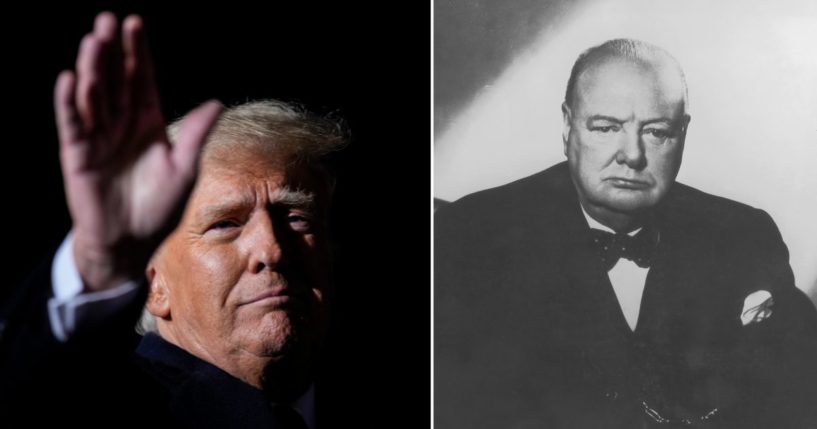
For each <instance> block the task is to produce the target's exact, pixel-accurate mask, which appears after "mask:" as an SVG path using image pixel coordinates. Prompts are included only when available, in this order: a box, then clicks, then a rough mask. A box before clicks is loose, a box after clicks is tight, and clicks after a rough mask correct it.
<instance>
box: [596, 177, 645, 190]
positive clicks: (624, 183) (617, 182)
mask: <svg viewBox="0 0 817 429" xmlns="http://www.w3.org/2000/svg"><path fill="white" fill-rule="evenodd" d="M605 181H606V182H610V183H611V184H612V185H613V186H614V187H616V188H620V189H632V190H643V189H647V188H649V187H650V184H649V182H645V181H643V180H636V179H625V178H623V177H611V178H608V179H605Z"/></svg>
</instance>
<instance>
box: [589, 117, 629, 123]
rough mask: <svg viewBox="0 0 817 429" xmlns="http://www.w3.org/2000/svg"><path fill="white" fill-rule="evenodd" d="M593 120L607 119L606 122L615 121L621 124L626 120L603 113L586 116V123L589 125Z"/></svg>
mask: <svg viewBox="0 0 817 429" xmlns="http://www.w3.org/2000/svg"><path fill="white" fill-rule="evenodd" d="M593 121H608V122H615V123H616V124H623V123H624V122H627V121H625V120H623V119H618V118H614V117H612V116H605V115H593V116H590V117H589V118H587V125H590V123H591V122H593Z"/></svg>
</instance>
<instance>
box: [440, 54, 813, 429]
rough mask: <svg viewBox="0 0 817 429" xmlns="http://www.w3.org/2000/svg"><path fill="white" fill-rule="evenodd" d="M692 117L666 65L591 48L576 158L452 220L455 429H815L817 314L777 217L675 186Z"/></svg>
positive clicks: (477, 201)
mask: <svg viewBox="0 0 817 429" xmlns="http://www.w3.org/2000/svg"><path fill="white" fill-rule="evenodd" d="M688 105H689V103H688V98H687V86H686V82H685V79H684V75H683V72H682V70H681V67H680V66H679V64H678V63H677V61H676V60H675V59H674V58H673V57H672V56H670V55H669V54H668V53H667V52H666V51H664V50H662V49H660V48H658V47H656V46H653V45H650V44H647V43H645V42H641V41H636V40H629V39H618V40H611V41H608V42H606V43H603V44H601V45H599V46H596V47H593V48H591V49H589V50H587V51H586V52H584V53H583V54H582V55H581V56H580V57H579V58H578V60H577V61H576V63H575V64H574V67H573V70H572V73H571V76H570V80H569V82H568V85H567V91H566V95H565V101H564V103H563V105H562V112H563V117H564V131H563V135H562V138H563V142H564V152H565V155H566V156H567V162H564V163H561V164H558V165H555V166H553V167H551V168H549V169H547V170H545V171H542V172H540V173H537V174H535V175H533V176H530V177H527V178H524V179H521V180H519V181H516V182H513V183H510V184H508V185H504V186H501V187H498V188H495V189H490V190H486V191H482V192H478V193H476V194H473V195H469V196H466V197H464V198H462V199H461V200H459V201H456V202H454V203H452V204H449V205H446V206H444V207H441V208H440V209H439V210H438V212H437V214H436V219H435V294H436V295H435V306H436V307H435V334H436V336H435V352H436V358H435V376H436V377H435V387H436V390H435V392H436V393H435V398H436V404H435V412H436V422H437V427H440V428H449V427H470V428H481V427H483V428H499V427H501V428H522V427H564V428H602V427H603V428H636V427H653V426H656V427H663V426H667V427H676V426H677V427H684V426H687V427H688V426H692V427H814V426H813V425H815V424H817V423H816V422H817V420H815V411H814V407H813V402H812V401H813V400H814V399H815V398H817V396H815V393H817V390H815V389H816V388H817V374H816V373H815V371H816V370H815V364H814V362H817V312H815V309H814V306H813V305H812V304H811V302H810V301H808V299H807V298H806V296H805V295H804V294H803V293H802V292H801V291H799V290H798V289H797V288H796V287H795V285H794V280H793V276H792V272H791V269H790V267H789V265H788V253H787V250H786V247H785V245H784V244H783V242H782V240H781V237H780V234H779V232H778V230H777V228H776V226H775V224H774V223H773V221H772V220H771V218H770V217H769V216H768V215H767V214H766V213H765V212H763V211H761V210H758V209H754V208H751V207H748V206H746V205H743V204H740V203H737V202H734V201H730V200H727V199H724V198H719V197H715V196H712V195H708V194H705V193H703V192H701V191H698V190H696V189H693V188H690V187H688V186H685V185H683V184H680V183H676V182H675V177H676V175H677V173H678V170H679V168H680V166H681V157H682V153H683V149H684V144H685V137H686V132H687V129H688V127H689V124H690V115H689V114H688V112H687V108H688ZM756 425H760V426H756ZM764 425H771V426H764Z"/></svg>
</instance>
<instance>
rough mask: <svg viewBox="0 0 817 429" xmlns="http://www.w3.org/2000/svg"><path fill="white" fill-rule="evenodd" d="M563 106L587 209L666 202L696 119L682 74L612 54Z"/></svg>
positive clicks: (635, 208) (632, 209) (571, 159)
mask: <svg viewBox="0 0 817 429" xmlns="http://www.w3.org/2000/svg"><path fill="white" fill-rule="evenodd" d="M563 111H564V122H565V131H564V140H565V155H567V158H568V163H569V165H570V171H571V175H572V177H573V182H574V183H575V185H576V188H577V190H578V193H579V198H580V200H581V202H582V205H584V206H585V208H588V209H596V210H608V211H612V212H616V213H624V214H635V213H638V212H640V211H642V210H645V209H649V208H651V207H653V206H655V205H656V204H657V203H658V202H659V201H661V199H662V198H663V197H664V195H666V193H667V191H668V190H669V188H670V186H671V185H672V183H673V182H674V181H675V177H676V175H677V174H678V169H679V167H680V166H681V155H682V153H683V149H684V138H685V136H686V127H687V124H688V122H689V116H687V115H686V114H685V106H684V89H683V86H682V83H681V81H680V79H679V77H678V75H677V74H675V73H672V72H671V71H669V70H663V69H662V68H661V67H651V66H648V65H644V64H634V63H632V62H626V61H623V60H616V59H613V60H607V61H605V62H602V63H600V64H596V65H594V66H591V67H590V68H589V69H587V70H585V71H584V72H583V73H582V74H581V75H580V76H579V80H578V82H577V85H576V94H575V97H574V102H573V106H570V107H568V106H567V105H565V106H563Z"/></svg>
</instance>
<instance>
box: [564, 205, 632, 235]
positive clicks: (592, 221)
mask: <svg viewBox="0 0 817 429" xmlns="http://www.w3.org/2000/svg"><path fill="white" fill-rule="evenodd" d="M579 207H581V208H582V213H583V214H584V218H585V219H587V224H588V225H589V226H590V228H595V229H600V230H602V231H607V232H609V233H612V234H615V233H616V231H615V230H613V228H610V227H609V226H607V225H604V224H602V223H601V222H599V221H597V220H595V219H593V217H592V216H590V215H589V214H587V210H585V209H584V206H583V205H581V203H579ZM638 231H641V228H638V229H636V230H633V231H630V232H628V233H627V235H629V236H630V237H632V236H634V235H636V234H638Z"/></svg>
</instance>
